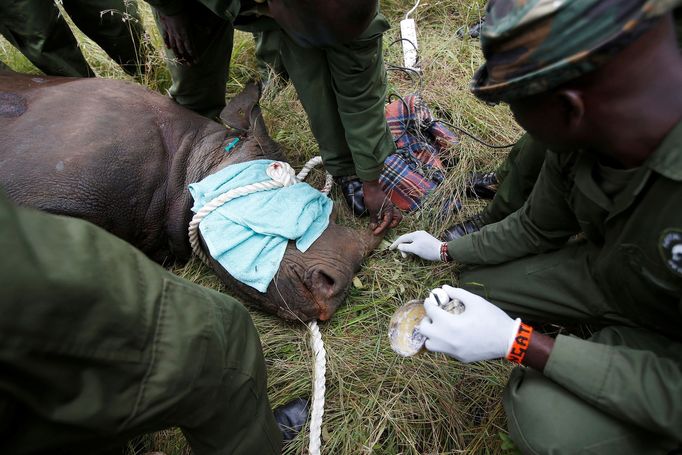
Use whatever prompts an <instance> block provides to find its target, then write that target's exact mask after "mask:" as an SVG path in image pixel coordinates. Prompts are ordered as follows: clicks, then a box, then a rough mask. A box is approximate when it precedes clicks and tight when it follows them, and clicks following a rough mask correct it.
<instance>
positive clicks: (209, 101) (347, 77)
mask: <svg viewBox="0 0 682 455" xmlns="http://www.w3.org/2000/svg"><path fill="white" fill-rule="evenodd" d="M182 14H186V15H188V20H189V21H190V23H192V24H193V27H194V28H193V31H194V43H195V46H194V47H195V49H198V50H201V53H200V54H199V56H198V58H197V62H196V63H195V64H193V65H192V66H188V65H183V64H181V63H180V62H178V61H177V59H176V58H175V56H174V54H173V53H172V51H170V50H168V49H167V50H166V57H167V59H168V67H169V70H170V73H171V76H172V78H173V85H172V86H171V88H170V94H171V96H172V97H173V98H174V99H175V101H177V102H178V103H179V104H181V105H183V106H185V107H187V108H189V109H191V110H193V111H195V112H197V113H199V114H201V115H204V116H206V117H209V118H213V117H217V116H218V115H219V113H220V111H221V109H222V108H223V107H224V106H225V84H226V82H227V77H228V70H229V64H230V56H231V52H232V42H233V34H234V28H235V27H236V28H237V29H239V30H243V31H247V32H251V33H254V34H257V44H258V47H257V49H256V52H257V55H259V56H260V57H261V58H262V59H263V60H265V62H266V63H269V64H272V63H273V62H274V63H276V65H277V66H278V68H279V69H281V70H284V71H285V72H286V73H287V74H288V76H289V78H290V79H291V81H292V82H293V84H294V87H295V88H296V92H297V93H298V96H299V99H300V100H301V103H302V104H303V108H304V109H305V111H306V114H307V116H308V121H309V122H310V127H311V130H312V132H313V135H314V136H315V139H316V140H317V143H318V145H319V147H320V155H321V156H322V158H323V159H324V165H325V168H326V170H327V171H328V172H329V173H331V174H332V175H333V176H345V175H353V174H356V175H357V176H358V177H360V178H361V179H363V180H373V179H377V178H378V177H379V173H380V172H381V169H382V168H383V163H384V160H385V159H386V157H387V156H388V155H389V154H391V153H393V152H394V151H395V144H394V143H393V139H392V136H391V134H390V131H389V130H388V125H387V124H386V119H385V116H384V104H385V97H386V74H385V68H384V65H383V59H382V38H381V36H382V34H383V32H385V31H386V30H388V28H389V25H388V22H387V21H386V19H385V18H384V17H383V16H382V15H380V14H378V15H377V16H376V17H375V19H374V20H373V21H372V23H371V24H370V25H369V27H368V28H367V30H366V31H365V32H364V33H363V34H362V35H361V36H360V37H359V38H358V39H356V40H355V41H353V42H352V43H349V44H346V45H337V46H331V47H329V48H324V49H323V48H304V47H301V46H299V45H297V44H296V43H295V42H294V41H293V40H291V39H290V38H289V36H288V35H287V34H286V33H285V32H284V31H282V30H281V28H280V27H279V26H278V25H277V24H276V22H274V21H272V20H270V19H267V18H260V19H258V20H255V21H252V22H248V23H244V24H242V23H240V22H239V20H240V18H237V21H236V22H235V24H233V23H232V22H231V21H230V20H228V19H226V18H223V17H220V16H218V15H217V14H215V13H214V12H213V11H212V10H210V9H209V8H207V7H206V6H204V5H202V4H201V3H200V2H197V1H195V2H193V3H192V7H191V8H187V9H185V11H184V12H183V13H182ZM156 18H157V24H158V25H159V27H160V28H161V25H160V24H159V23H158V14H157V15H156Z"/></svg>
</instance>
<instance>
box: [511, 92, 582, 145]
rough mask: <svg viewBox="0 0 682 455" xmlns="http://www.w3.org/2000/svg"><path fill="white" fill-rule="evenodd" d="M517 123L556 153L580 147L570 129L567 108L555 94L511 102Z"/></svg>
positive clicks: (573, 132)
mask: <svg viewBox="0 0 682 455" xmlns="http://www.w3.org/2000/svg"><path fill="white" fill-rule="evenodd" d="M509 108H510V109H511V111H512V114H513V115H514V119H515V120H516V122H517V123H518V124H519V125H520V126H521V127H522V128H523V129H524V130H526V131H528V132H529V133H530V134H531V135H532V136H533V137H534V138H535V139H537V140H538V141H540V142H542V143H544V144H547V145H548V146H550V147H552V149H553V150H555V151H560V150H561V149H564V148H566V149H570V148H571V147H574V146H578V145H579V144H578V143H577V141H576V137H575V131H574V129H572V128H571V127H570V124H569V121H568V119H567V115H566V107H565V106H564V105H562V103H561V101H560V99H559V98H558V97H557V96H556V95H555V94H553V93H548V94H540V95H533V96H529V97H526V98H523V99H520V100H513V101H510V102H509Z"/></svg>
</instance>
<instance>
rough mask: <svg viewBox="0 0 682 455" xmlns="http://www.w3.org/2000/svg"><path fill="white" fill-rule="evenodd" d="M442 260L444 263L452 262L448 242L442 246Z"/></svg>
mask: <svg viewBox="0 0 682 455" xmlns="http://www.w3.org/2000/svg"><path fill="white" fill-rule="evenodd" d="M440 260H441V261H443V262H450V256H449V255H448V244H447V243H446V242H443V243H441V244H440Z"/></svg>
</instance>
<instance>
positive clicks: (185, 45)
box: [159, 13, 196, 65]
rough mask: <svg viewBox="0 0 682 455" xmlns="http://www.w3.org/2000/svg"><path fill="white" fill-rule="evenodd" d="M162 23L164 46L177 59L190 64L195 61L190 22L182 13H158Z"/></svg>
mask: <svg viewBox="0 0 682 455" xmlns="http://www.w3.org/2000/svg"><path fill="white" fill-rule="evenodd" d="M159 19H160V21H161V24H162V25H163V27H161V28H162V30H161V35H162V36H163V42H164V44H165V45H166V48H168V49H170V50H171V51H173V54H175V57H177V58H178V60H181V61H183V62H184V63H187V64H188V65H192V64H193V63H196V58H195V52H194V45H193V42H192V24H191V23H190V22H189V20H187V16H186V15H185V14H184V13H180V14H176V15H175V16H164V15H163V14H159Z"/></svg>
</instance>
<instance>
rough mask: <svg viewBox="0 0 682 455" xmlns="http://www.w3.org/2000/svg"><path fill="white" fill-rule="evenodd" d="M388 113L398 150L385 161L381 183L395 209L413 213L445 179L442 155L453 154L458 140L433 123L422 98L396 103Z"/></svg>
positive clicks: (407, 98) (457, 206)
mask: <svg viewBox="0 0 682 455" xmlns="http://www.w3.org/2000/svg"><path fill="white" fill-rule="evenodd" d="M385 112H386V121H387V122H388V127H389V129H390V130H391V135H392V136H393V140H394V141H395V145H396V148H397V151H396V153H394V154H392V155H390V156H389V157H388V158H386V161H384V169H383V170H382V171H381V174H380V176H379V183H380V184H381V187H382V188H383V190H384V192H385V193H386V194H387V195H388V197H389V198H390V199H391V202H393V204H394V205H395V206H396V207H398V208H399V209H400V210H403V211H406V212H411V211H413V210H416V209H418V208H419V207H421V205H422V202H423V200H424V198H425V197H426V196H427V195H428V194H429V193H431V192H432V191H433V190H434V189H435V188H436V187H437V186H438V185H439V184H440V183H441V182H442V181H443V180H445V167H444V166H443V162H442V160H441V154H443V155H444V154H446V153H448V154H451V153H452V149H453V147H454V146H456V145H457V144H459V138H458V137H457V135H456V134H455V133H453V132H452V131H450V130H449V129H447V128H445V126H443V124H441V123H440V122H438V121H437V120H434V118H433V116H432V115H431V111H430V110H429V108H428V107H427V106H426V103H424V100H422V98H421V97H420V96H419V95H409V96H406V97H405V98H404V101H403V100H402V99H398V100H396V101H393V102H392V103H390V104H387V105H386V108H385ZM444 156H445V155H444ZM446 206H447V207H444V209H446V210H452V209H457V208H459V204H458V203H457V202H455V206H456V207H452V204H446Z"/></svg>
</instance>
